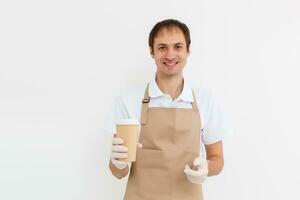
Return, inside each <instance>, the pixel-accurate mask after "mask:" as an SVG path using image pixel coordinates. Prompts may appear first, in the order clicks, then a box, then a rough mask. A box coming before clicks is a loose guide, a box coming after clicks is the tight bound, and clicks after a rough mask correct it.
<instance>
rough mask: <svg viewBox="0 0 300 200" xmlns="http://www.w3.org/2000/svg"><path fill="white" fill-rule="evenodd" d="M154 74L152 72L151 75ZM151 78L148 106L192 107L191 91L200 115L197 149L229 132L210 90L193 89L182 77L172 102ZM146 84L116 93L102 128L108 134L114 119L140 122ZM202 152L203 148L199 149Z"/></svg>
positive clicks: (111, 130)
mask: <svg viewBox="0 0 300 200" xmlns="http://www.w3.org/2000/svg"><path fill="white" fill-rule="evenodd" d="M155 76H156V75H155ZM155 76H154V78H153V79H152V80H151V81H150V82H149V96H150V98H151V100H150V103H149V107H168V108H190V109H192V104H191V103H192V102H193V101H194V99H193V93H192V91H194V94H195V98H196V102H197V106H198V109H199V114H200V118H201V125H202V131H201V133H200V134H201V142H202V143H201V148H204V146H203V144H204V145H208V144H213V143H216V142H219V141H221V140H222V139H223V138H224V136H225V135H226V134H228V133H229V132H231V128H230V126H229V123H228V120H227V117H225V114H224V113H223V112H222V110H221V108H220V106H219V105H218V103H217V101H216V99H215V98H214V97H213V95H212V94H211V92H209V91H208V90H207V89H204V88H197V89H193V90H192V88H191V87H190V85H189V84H188V82H187V81H186V80H185V79H184V85H183V90H182V93H181V94H180V95H179V96H178V97H177V98H176V99H175V100H174V101H173V100H172V98H171V96H170V95H168V94H164V93H163V92H162V91H161V90H160V89H159V87H158V86H157V83H156V81H155ZM146 87H147V85H145V86H144V87H137V88H133V89H131V90H129V91H126V93H124V94H122V95H120V96H119V97H118V98H117V99H116V101H115V105H114V107H113V112H112V116H110V117H109V119H108V123H107V124H106V128H105V130H106V131H107V132H109V133H111V134H114V133H116V122H117V121H119V120H121V119H128V118H134V119H137V120H139V121H140V118H141V107H142V100H143V97H144V93H145V90H146ZM202 152H203V151H202Z"/></svg>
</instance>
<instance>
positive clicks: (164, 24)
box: [148, 19, 191, 53]
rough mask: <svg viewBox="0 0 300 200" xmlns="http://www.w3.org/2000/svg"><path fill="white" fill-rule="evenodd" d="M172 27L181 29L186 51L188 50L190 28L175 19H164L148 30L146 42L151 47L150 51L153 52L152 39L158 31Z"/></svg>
mask: <svg viewBox="0 0 300 200" xmlns="http://www.w3.org/2000/svg"><path fill="white" fill-rule="evenodd" d="M173 27H176V28H179V29H180V30H181V31H182V33H183V35H184V38H185V42H186V48H187V51H189V49H190V44H191V36H190V30H189V28H188V27H187V25H185V24H184V23H182V22H180V21H178V20H176V19H166V20H163V21H160V22H158V23H156V24H155V25H154V27H153V28H152V30H151V31H150V34H149V40H148V43H149V47H150V48H151V53H153V44H154V39H155V37H156V36H157V34H158V33H159V31H161V30H162V29H163V28H167V29H169V28H173Z"/></svg>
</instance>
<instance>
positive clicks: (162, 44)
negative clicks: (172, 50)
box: [158, 42, 183, 46]
mask: <svg viewBox="0 0 300 200" xmlns="http://www.w3.org/2000/svg"><path fill="white" fill-rule="evenodd" d="M171 45H183V43H182V42H178V43H175V44H171ZM158 46H168V45H167V44H165V43H159V44H158Z"/></svg>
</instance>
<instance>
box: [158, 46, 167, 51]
mask: <svg viewBox="0 0 300 200" xmlns="http://www.w3.org/2000/svg"><path fill="white" fill-rule="evenodd" d="M158 49H159V50H165V49H166V47H164V46H160V47H158Z"/></svg>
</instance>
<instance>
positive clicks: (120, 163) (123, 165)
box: [111, 158, 128, 169]
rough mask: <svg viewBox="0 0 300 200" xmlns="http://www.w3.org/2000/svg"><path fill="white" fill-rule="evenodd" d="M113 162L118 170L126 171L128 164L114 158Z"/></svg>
mask: <svg viewBox="0 0 300 200" xmlns="http://www.w3.org/2000/svg"><path fill="white" fill-rule="evenodd" d="M111 162H112V163H113V164H114V165H115V166H116V167H117V168H118V169H124V168H125V167H126V166H127V165H128V163H127V162H122V161H119V160H116V159H114V158H111Z"/></svg>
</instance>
